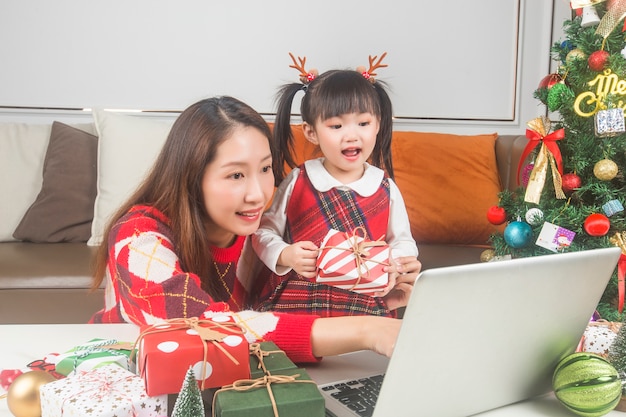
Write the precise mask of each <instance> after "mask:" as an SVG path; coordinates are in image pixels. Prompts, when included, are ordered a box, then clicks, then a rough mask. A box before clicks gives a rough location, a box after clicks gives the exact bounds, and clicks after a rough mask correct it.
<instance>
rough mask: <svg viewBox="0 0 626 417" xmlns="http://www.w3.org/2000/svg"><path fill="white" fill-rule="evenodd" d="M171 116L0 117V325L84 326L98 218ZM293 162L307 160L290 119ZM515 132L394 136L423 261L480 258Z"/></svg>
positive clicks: (308, 151)
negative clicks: (75, 119)
mask: <svg viewBox="0 0 626 417" xmlns="http://www.w3.org/2000/svg"><path fill="white" fill-rule="evenodd" d="M174 118H175V117H174V116H172V117H162V118H161V117H153V116H152V117H151V116H144V115H130V114H120V113H115V112H110V111H104V110H100V109H94V110H93V111H92V117H91V118H89V119H87V120H85V122H84V123H69V122H63V121H60V120H56V121H54V122H51V123H23V122H15V123H13V122H3V123H0V195H2V198H1V199H0V219H1V221H0V323H4V324H6V323H13V324H20V323H84V322H86V321H88V320H89V318H90V317H91V315H92V314H93V313H94V312H95V311H96V310H98V309H100V308H101V307H102V305H103V302H104V295H103V291H104V289H103V288H99V289H98V290H96V291H94V292H90V291H89V287H90V284H91V267H92V265H91V262H92V257H93V254H94V252H95V250H96V248H97V246H98V245H99V244H100V243H101V241H102V229H103V227H104V224H105V223H106V221H107V218H108V215H110V213H111V212H112V211H113V210H114V209H115V208H116V207H117V206H118V205H119V204H120V203H121V202H122V201H123V200H124V198H125V197H126V196H127V195H128V194H129V193H130V192H131V191H132V190H133V189H134V188H135V187H136V186H137V184H138V183H139V182H140V181H141V179H142V177H143V175H144V174H145V172H146V171H147V170H148V169H149V167H150V166H151V164H152V162H153V161H154V159H155V158H156V155H157V153H158V152H159V150H160V148H161V145H162V144H163V142H164V140H165V138H166V136H167V133H168V131H169V129H170V127H171V124H172V123H173V120H174ZM293 132H294V136H295V138H296V147H295V151H296V154H297V156H298V157H297V159H298V160H299V161H301V160H303V159H304V158H308V157H313V156H315V152H316V150H315V149H314V148H313V147H312V145H310V144H309V143H308V142H306V141H305V140H304V138H303V136H302V133H301V127H300V126H298V125H294V126H293ZM526 143H527V139H526V138H525V136H523V135H502V136H499V135H497V134H496V133H489V134H484V135H453V134H445V133H432V132H415V131H401V130H396V131H394V138H393V167H394V172H395V181H396V183H397V184H398V187H399V188H400V191H401V192H402V193H403V196H404V200H405V204H406V206H407V211H408V213H409V219H410V222H411V231H412V233H413V236H414V237H415V239H416V241H417V242H418V248H419V260H420V261H421V262H422V268H423V269H428V268H435V267H442V266H450V265H459V264H466V263H475V262H481V255H482V254H483V251H485V249H487V248H489V236H490V235H491V234H492V233H494V232H499V231H502V227H503V226H495V225H492V224H490V223H489V222H488V221H487V218H486V213H487V210H488V208H489V207H491V206H492V205H496V204H497V202H498V195H497V194H498V192H499V191H500V190H502V189H504V188H508V189H512V188H515V187H516V186H517V178H516V176H517V168H518V163H519V158H520V156H521V154H522V151H523V149H524V147H525V145H526Z"/></svg>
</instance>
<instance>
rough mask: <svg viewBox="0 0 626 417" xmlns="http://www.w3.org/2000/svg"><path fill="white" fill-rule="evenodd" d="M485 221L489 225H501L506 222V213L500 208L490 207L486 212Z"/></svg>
mask: <svg viewBox="0 0 626 417" xmlns="http://www.w3.org/2000/svg"><path fill="white" fill-rule="evenodd" d="M487 220H489V223H491V224H495V225H499V224H502V223H504V222H505V221H506V211H505V210H504V209H503V208H502V207H498V206H491V207H489V210H487Z"/></svg>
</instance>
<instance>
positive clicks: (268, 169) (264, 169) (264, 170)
mask: <svg viewBox="0 0 626 417" xmlns="http://www.w3.org/2000/svg"><path fill="white" fill-rule="evenodd" d="M271 171H272V166H271V165H268V166H265V167H263V172H271Z"/></svg>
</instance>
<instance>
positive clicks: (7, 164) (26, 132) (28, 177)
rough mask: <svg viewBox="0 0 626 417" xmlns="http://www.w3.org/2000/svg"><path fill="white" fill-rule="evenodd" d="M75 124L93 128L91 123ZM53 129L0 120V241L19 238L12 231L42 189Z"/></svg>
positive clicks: (88, 129) (41, 125)
mask: <svg viewBox="0 0 626 417" xmlns="http://www.w3.org/2000/svg"><path fill="white" fill-rule="evenodd" d="M72 126H74V127H77V128H80V129H83V130H86V131H90V132H93V127H91V125H90V124H88V123H85V124H73V125H72ZM90 127H91V129H90ZM51 130H52V128H51V124H49V123H47V124H36V123H0V178H2V180H1V181H0V196H2V197H0V219H1V220H0V242H7V241H14V240H16V239H15V238H14V237H13V232H14V231H15V228H16V227H17V226H18V224H19V223H20V221H21V220H22V217H24V214H25V213H26V210H28V208H29V207H30V205H31V204H32V203H33V201H35V199H36V198H37V194H39V191H40V190H41V185H42V178H43V177H42V175H43V163H44V159H45V155H46V149H47V148H48V141H49V139H50V132H51ZM9 178H10V181H8V180H7V179H9Z"/></svg>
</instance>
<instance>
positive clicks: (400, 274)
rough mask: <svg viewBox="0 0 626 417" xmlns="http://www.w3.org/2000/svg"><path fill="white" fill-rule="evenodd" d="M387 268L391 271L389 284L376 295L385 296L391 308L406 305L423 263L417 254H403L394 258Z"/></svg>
mask: <svg viewBox="0 0 626 417" xmlns="http://www.w3.org/2000/svg"><path fill="white" fill-rule="evenodd" d="M385 269H386V270H387V272H388V273H389V285H388V286H387V288H385V290H383V291H381V292H380V293H379V294H376V296H379V297H383V298H384V300H385V302H386V303H387V307H388V308H389V310H396V309H398V308H400V307H405V306H406V305H407V303H408V302H409V298H410V297H411V292H412V291H413V285H415V280H416V279H417V275H418V274H419V272H420V271H421V269H422V263H421V262H420V261H418V260H417V258H416V257H415V256H403V257H400V258H396V259H393V260H392V262H391V265H390V266H388V267H386V268H385Z"/></svg>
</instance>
